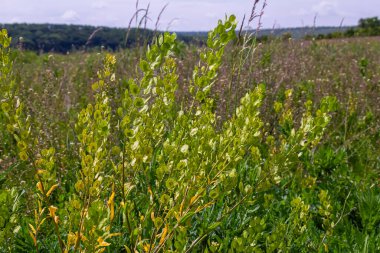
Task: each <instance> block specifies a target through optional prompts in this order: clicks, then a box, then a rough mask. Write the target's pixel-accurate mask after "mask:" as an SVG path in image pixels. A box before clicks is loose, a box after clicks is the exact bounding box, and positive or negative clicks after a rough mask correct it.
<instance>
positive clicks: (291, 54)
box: [0, 16, 380, 252]
mask: <svg viewBox="0 0 380 253" xmlns="http://www.w3.org/2000/svg"><path fill="white" fill-rule="evenodd" d="M235 29H236V21H235V18H234V17H233V16H231V17H229V18H227V19H226V20H225V21H223V22H222V21H220V22H219V24H218V26H217V27H216V28H215V30H213V31H211V32H210V33H209V38H208V41H207V45H205V46H196V45H191V44H190V45H188V44H184V43H182V42H178V41H177V40H176V36H175V35H173V34H169V33H165V34H161V35H159V36H158V37H157V39H156V40H155V42H154V43H152V44H151V45H149V47H138V48H132V49H125V50H119V51H117V52H112V53H110V52H107V51H99V52H82V51H78V52H72V53H70V54H67V55H62V54H54V53H52V54H41V55H37V54H36V53H34V52H30V51H24V50H22V49H10V48H9V47H8V45H9V44H10V39H9V38H8V36H7V33H6V31H5V30H3V31H2V33H1V34H0V45H1V47H0V62H1V64H0V103H1V110H0V140H1V141H0V173H1V174H0V252H379V251H380V213H379V208H380V181H379V179H380V177H379V175H380V174H379V173H380V121H379V116H380V106H379V104H380V38H379V37H362V38H349V39H343V38H342V39H334V40H292V39H286V40H285V39H276V40H271V41H268V42H265V43H264V42H263V43H259V42H257V41H256V40H255V38H254V37H252V36H251V35H249V34H246V35H244V34H242V35H241V36H238V35H237V34H236V33H235Z"/></svg>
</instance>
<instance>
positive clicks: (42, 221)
mask: <svg viewBox="0 0 380 253" xmlns="http://www.w3.org/2000/svg"><path fill="white" fill-rule="evenodd" d="M45 220H46V218H43V219H42V220H41V222H40V224H39V225H38V227H37V229H38V230H39V229H40V227H41V226H42V225H43V224H44V222H45Z"/></svg>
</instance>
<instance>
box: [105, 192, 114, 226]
mask: <svg viewBox="0 0 380 253" xmlns="http://www.w3.org/2000/svg"><path fill="white" fill-rule="evenodd" d="M114 199H115V192H114V191H113V192H112V194H111V196H110V198H109V200H108V203H107V204H108V207H109V208H110V211H111V214H110V220H111V221H113V219H114V217H115V205H114Z"/></svg>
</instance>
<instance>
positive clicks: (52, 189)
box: [46, 184, 58, 197]
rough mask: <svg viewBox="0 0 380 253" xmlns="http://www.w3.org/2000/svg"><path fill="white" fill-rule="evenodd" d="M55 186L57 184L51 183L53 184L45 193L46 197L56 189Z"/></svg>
mask: <svg viewBox="0 0 380 253" xmlns="http://www.w3.org/2000/svg"><path fill="white" fill-rule="evenodd" d="M57 187H58V184H55V185H53V186H52V187H51V188H50V190H49V191H48V192H47V193H46V197H49V196H50V195H51V194H52V192H53V191H54V190H55V189H57Z"/></svg>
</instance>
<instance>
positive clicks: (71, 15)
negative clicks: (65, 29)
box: [61, 10, 79, 22]
mask: <svg viewBox="0 0 380 253" xmlns="http://www.w3.org/2000/svg"><path fill="white" fill-rule="evenodd" d="M61 18H62V19H63V21H65V22H74V21H78V20H79V15H78V13H77V12H76V11H73V10H67V11H65V12H64V13H63V14H62V16H61Z"/></svg>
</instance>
